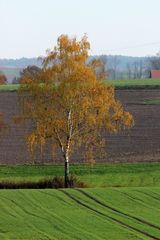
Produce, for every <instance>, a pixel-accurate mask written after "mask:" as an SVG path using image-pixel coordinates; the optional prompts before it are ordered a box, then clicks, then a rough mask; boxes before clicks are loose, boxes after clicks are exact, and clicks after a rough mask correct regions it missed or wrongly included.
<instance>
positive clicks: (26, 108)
mask: <svg viewBox="0 0 160 240" xmlns="http://www.w3.org/2000/svg"><path fill="white" fill-rule="evenodd" d="M89 49H90V44H89V42H88V40H87V37H86V36H84V37H82V39H81V40H80V41H78V40H77V39H76V38H69V37H68V36H67V35H61V36H60V37H59V38H58V40H57V46H55V47H54V49H53V50H52V51H47V56H46V57H44V58H43V59H42V61H43V68H42V70H41V72H39V75H37V76H36V79H35V76H34V75H33V76H32V74H30V75H26V76H25V77H24V81H23V83H21V87H20V99H21V101H20V103H21V109H22V111H21V115H20V118H21V119H23V120H27V119H29V120H31V121H32V123H33V131H32V132H31V133H30V134H29V135H28V136H27V142H28V145H29V146H30V149H31V151H33V150H34V147H35V146H36V145H41V146H42V148H43V145H45V144H46V142H47V141H48V140H50V142H51V144H52V147H53V149H58V148H59V149H60V151H61V154H62V156H63V158H64V162H65V186H66V187H67V186H68V181H69V160H70V157H71V155H72V154H73V153H74V152H75V151H78V150H79V149H83V152H84V156H85V158H86V160H93V159H95V158H96V154H97V152H98V153H100V154H102V152H101V150H102V149H103V150H104V144H105V139H104V138H103V133H104V132H108V133H117V132H118V131H119V130H121V129H123V128H129V127H131V126H132V125H133V123H134V121H133V117H132V115H131V114H130V113H129V112H126V111H124V109H123V107H122V105H121V103H120V102H119V101H117V100H116V99H115V93H114V88H113V87H112V86H111V85H107V84H106V83H105V82H104V81H103V79H104V77H105V75H106V72H105V69H104V67H103V64H102V62H101V61H100V60H98V59H94V60H93V61H92V62H90V63H89V64H87V63H86V62H87V59H88V51H89ZM97 69H98V70H97ZM97 149H98V151H97ZM95 160H96V159H95Z"/></svg>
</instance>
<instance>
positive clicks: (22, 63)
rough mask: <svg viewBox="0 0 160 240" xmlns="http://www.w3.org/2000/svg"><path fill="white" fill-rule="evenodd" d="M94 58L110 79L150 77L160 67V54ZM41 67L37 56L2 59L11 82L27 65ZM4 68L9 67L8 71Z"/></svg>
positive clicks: (1, 67)
mask: <svg viewBox="0 0 160 240" xmlns="http://www.w3.org/2000/svg"><path fill="white" fill-rule="evenodd" d="M93 58H100V59H101V60H102V61H103V62H104V64H105V68H106V70H107V72H108V79H111V80H112V79H115V80H116V79H141V78H142V79H143V78H149V77H150V71H151V70H152V69H154V70H155V69H160V54H157V55H155V56H153V57H130V56H121V55H97V56H90V57H89V58H88V61H90V60H92V59H93ZM33 65H34V66H37V67H41V61H40V60H38V59H37V58H20V59H0V70H1V71H2V72H4V73H6V76H7V78H8V80H9V82H12V81H14V82H17V80H16V78H17V76H18V75H19V74H17V72H20V71H21V70H22V69H24V68H26V67H27V66H33ZM4 69H7V70H6V71H5V70H4ZM9 69H12V72H14V71H13V69H17V71H16V74H15V75H14V74H12V75H11V74H9V73H8V74H7V72H8V71H9Z"/></svg>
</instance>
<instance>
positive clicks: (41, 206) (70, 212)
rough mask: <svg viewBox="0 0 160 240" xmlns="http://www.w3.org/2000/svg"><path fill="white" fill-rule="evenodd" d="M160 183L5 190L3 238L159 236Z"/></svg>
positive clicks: (133, 239)
mask: <svg viewBox="0 0 160 240" xmlns="http://www.w3.org/2000/svg"><path fill="white" fill-rule="evenodd" d="M159 203H160V188H154V187H153V188H121V189H119V188H110V189H107V188H95V189H83V190H81V189H80V190H78V189H69V190H64V189H62V190H49V189H48V190H1V192H0V213H1V215H0V239H1V240H3V239H4V240H5V239H10V240H13V239H17V240H31V239H32V240H40V239H41V240H49V239H50V240H51V239H53V240H55V239H57V240H71V239H72V240H74V239H79V240H80V239H82V240H84V239H86V240H87V239H88V240H89V239H91V240H92V239H95V240H104V239H106V240H142V239H146V240H147V239H148V240H149V239H150V240H151V239H160V211H159V209H158V206H159Z"/></svg>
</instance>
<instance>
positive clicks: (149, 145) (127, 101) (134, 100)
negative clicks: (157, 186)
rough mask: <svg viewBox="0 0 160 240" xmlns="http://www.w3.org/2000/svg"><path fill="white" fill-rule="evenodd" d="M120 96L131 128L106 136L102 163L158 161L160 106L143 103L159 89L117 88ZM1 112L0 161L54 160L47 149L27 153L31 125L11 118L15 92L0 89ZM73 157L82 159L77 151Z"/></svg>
mask: <svg viewBox="0 0 160 240" xmlns="http://www.w3.org/2000/svg"><path fill="white" fill-rule="evenodd" d="M116 96H117V99H119V100H120V101H121V102H122V103H123V105H124V107H125V110H128V111H130V112H131V113H132V114H133V116H134V119H135V126H134V128H133V129H131V130H129V131H128V130H126V131H122V132H120V133H119V134H118V135H115V136H107V139H108V146H107V157H106V158H105V159H102V160H101V161H103V162H133V161H136V162H138V161H159V160H160V105H145V104H144V103H143V102H144V101H145V100H149V99H160V90H158V89H157V90H156V89H155V90H117V91H116ZM0 112H2V113H4V115H5V120H6V121H7V123H8V125H9V129H8V130H7V131H6V133H5V134H4V135H3V136H2V138H1V141H0V164H24V163H30V162H31V161H33V160H34V161H36V162H46V163H48V162H51V161H52V162H57V161H58V159H59V158H58V157H55V156H52V155H51V154H50V152H51V149H50V148H49V147H47V148H46V150H45V151H44V153H42V154H41V153H40V151H39V152H37V154H36V155H35V157H34V159H33V158H31V156H30V155H29V153H28V151H27V148H26V144H25V139H24V135H25V134H27V132H28V131H29V129H30V126H17V125H15V124H14V123H13V120H12V117H13V116H14V115H16V114H17V113H18V106H17V93H16V92H0ZM74 159H75V160H78V161H82V159H81V156H80V155H79V154H78V153H77V154H76V155H75V156H74Z"/></svg>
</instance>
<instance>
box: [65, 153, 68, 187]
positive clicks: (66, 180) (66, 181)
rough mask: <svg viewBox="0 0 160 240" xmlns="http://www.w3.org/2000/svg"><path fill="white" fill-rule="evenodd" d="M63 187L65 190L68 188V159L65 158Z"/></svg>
mask: <svg viewBox="0 0 160 240" xmlns="http://www.w3.org/2000/svg"><path fill="white" fill-rule="evenodd" d="M64 186H65V188H68V187H69V157H68V156H66V157H65V166H64Z"/></svg>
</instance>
